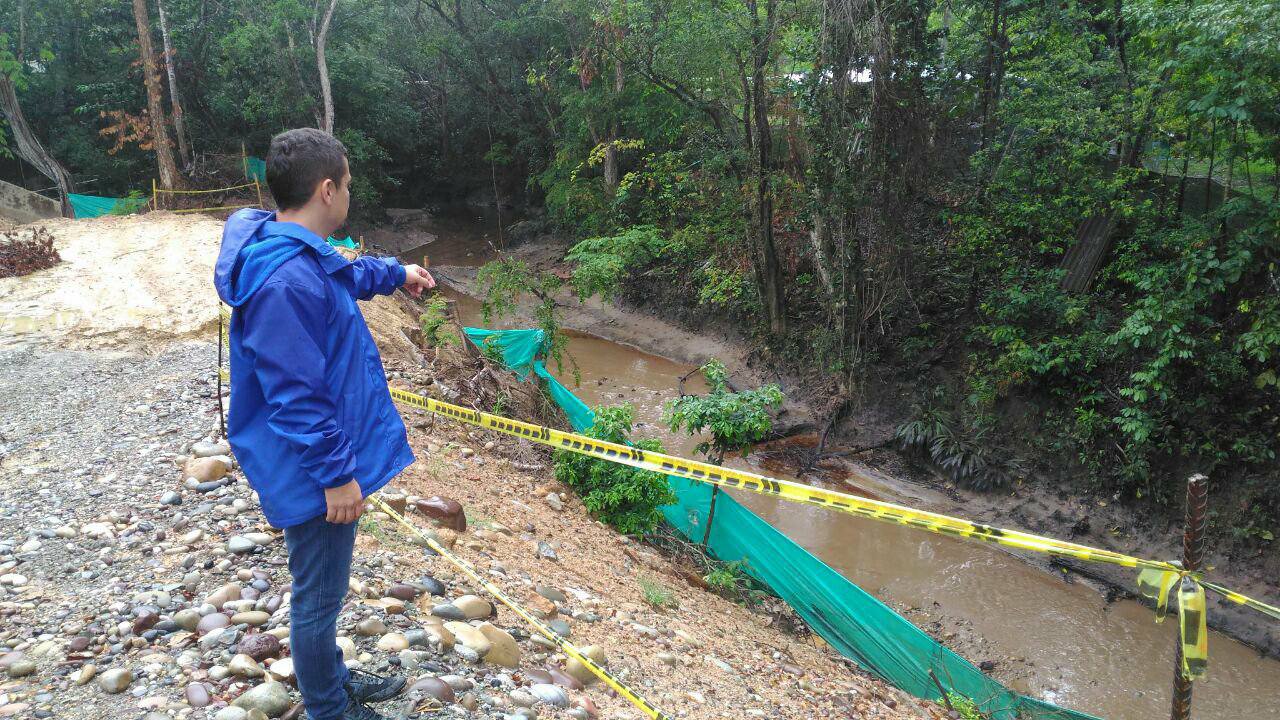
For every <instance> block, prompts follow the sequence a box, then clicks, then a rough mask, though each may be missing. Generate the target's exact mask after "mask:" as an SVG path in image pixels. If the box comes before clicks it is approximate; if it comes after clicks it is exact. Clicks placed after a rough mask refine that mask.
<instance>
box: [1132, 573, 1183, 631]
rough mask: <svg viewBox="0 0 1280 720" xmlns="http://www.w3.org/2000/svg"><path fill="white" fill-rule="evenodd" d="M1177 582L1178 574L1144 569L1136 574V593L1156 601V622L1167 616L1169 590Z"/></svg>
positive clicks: (1162, 620)
mask: <svg viewBox="0 0 1280 720" xmlns="http://www.w3.org/2000/svg"><path fill="white" fill-rule="evenodd" d="M1176 582H1178V573H1175V572H1168V571H1162V570H1150V569H1144V570H1143V571H1142V572H1140V573H1138V592H1140V593H1142V595H1143V596H1144V597H1148V598H1151V599H1152V600H1155V601H1156V622H1158V623H1159V622H1164V618H1165V616H1166V615H1168V614H1169V589H1170V588H1172V587H1173V585H1174V583H1176Z"/></svg>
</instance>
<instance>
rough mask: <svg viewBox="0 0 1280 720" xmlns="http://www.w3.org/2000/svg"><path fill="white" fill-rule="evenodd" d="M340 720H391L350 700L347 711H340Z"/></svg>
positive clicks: (360, 703)
mask: <svg viewBox="0 0 1280 720" xmlns="http://www.w3.org/2000/svg"><path fill="white" fill-rule="evenodd" d="M342 720H391V719H390V718H388V717H387V716H386V715H379V714H378V713H376V712H374V711H373V710H371V709H370V708H369V706H368V705H365V704H364V703H362V702H357V701H355V700H352V701H351V702H349V703H347V709H346V710H343V711H342Z"/></svg>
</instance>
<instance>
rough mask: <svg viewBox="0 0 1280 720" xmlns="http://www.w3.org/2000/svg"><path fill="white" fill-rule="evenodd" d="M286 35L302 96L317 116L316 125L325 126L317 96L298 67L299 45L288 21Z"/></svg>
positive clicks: (314, 115)
mask: <svg viewBox="0 0 1280 720" xmlns="http://www.w3.org/2000/svg"><path fill="white" fill-rule="evenodd" d="M284 37H285V40H286V41H287V42H288V43H289V65H290V66H291V67H292V68H293V79H294V80H295V81H296V82H297V83H298V92H300V93H302V97H304V98H306V99H307V104H308V105H310V106H311V115H312V117H314V118H315V121H316V127H324V118H322V117H320V108H319V107H317V106H316V97H315V96H314V95H312V94H311V91H310V90H308V89H307V84H306V83H305V82H303V80H302V68H300V67H298V46H297V43H295V42H294V41H293V28H292V27H291V26H290V25H289V23H287V22H286V23H285V24H284Z"/></svg>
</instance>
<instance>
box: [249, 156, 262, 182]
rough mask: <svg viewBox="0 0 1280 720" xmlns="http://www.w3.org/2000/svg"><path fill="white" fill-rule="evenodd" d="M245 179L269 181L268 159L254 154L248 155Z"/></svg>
mask: <svg viewBox="0 0 1280 720" xmlns="http://www.w3.org/2000/svg"><path fill="white" fill-rule="evenodd" d="M244 179H245V180H257V181H258V182H260V183H265V182H266V181H267V161H266V160H263V159H262V158H258V157H254V156H252V155H250V156H248V157H246V158H245V159H244Z"/></svg>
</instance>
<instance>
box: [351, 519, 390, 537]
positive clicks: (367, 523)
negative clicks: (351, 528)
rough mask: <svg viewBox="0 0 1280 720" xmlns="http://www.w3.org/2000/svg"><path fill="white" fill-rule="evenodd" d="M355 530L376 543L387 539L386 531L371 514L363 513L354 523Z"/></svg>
mask: <svg viewBox="0 0 1280 720" xmlns="http://www.w3.org/2000/svg"><path fill="white" fill-rule="evenodd" d="M356 530H358V531H360V532H362V533H364V534H366V535H369V536H371V537H373V538H374V539H375V540H377V541H378V542H382V541H383V540H386V539H387V531H386V529H385V528H383V527H382V523H380V522H378V519H377V518H376V517H374V516H373V514H372V513H364V514H363V515H361V516H360V521H359V522H357V523H356Z"/></svg>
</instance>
